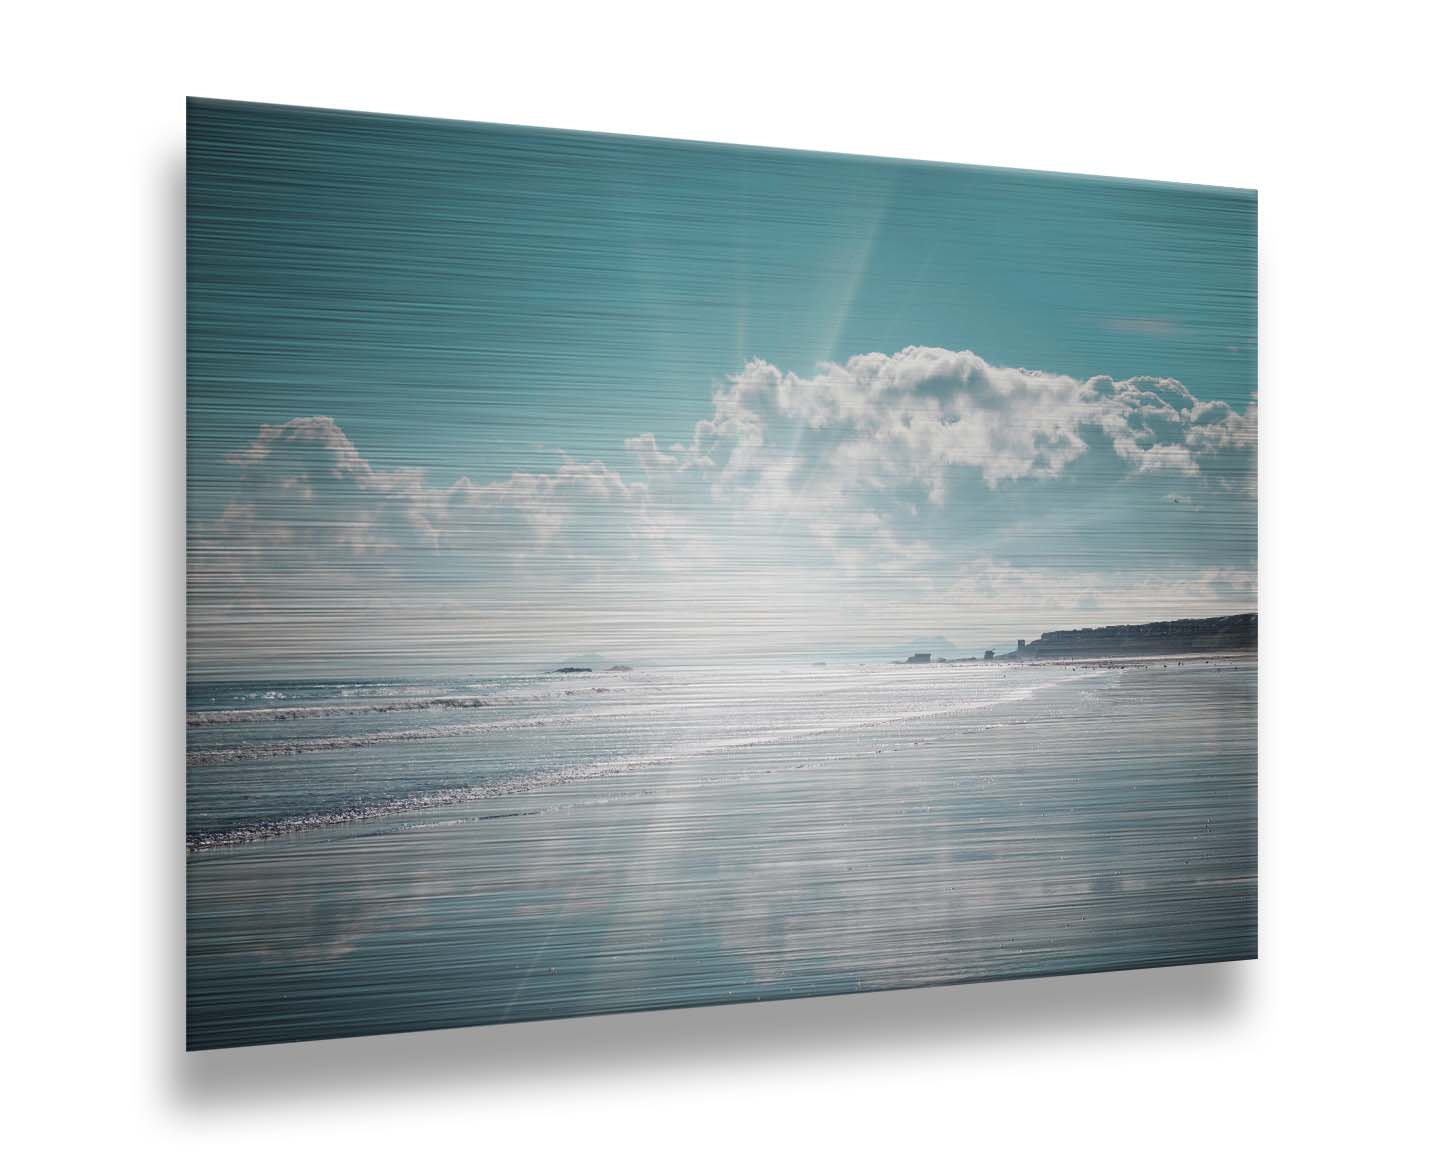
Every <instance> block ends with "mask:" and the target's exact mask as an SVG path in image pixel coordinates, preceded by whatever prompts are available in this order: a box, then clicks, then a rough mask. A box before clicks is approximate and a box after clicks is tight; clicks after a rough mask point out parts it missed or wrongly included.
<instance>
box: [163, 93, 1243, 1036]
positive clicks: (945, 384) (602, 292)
mask: <svg viewBox="0 0 1440 1152" xmlns="http://www.w3.org/2000/svg"><path fill="white" fill-rule="evenodd" d="M188 141H189V143H188V147H189V159H188V227H189V246H188V296H187V301H188V303H187V307H188V393H187V416H188V432H187V437H188V474H187V481H188V521H187V544H188V547H187V554H188V617H189V624H188V646H189V668H188V705H187V717H186V721H187V748H186V758H187V780H188V788H187V806H186V821H187V826H186V864H187V894H188V904H187V921H188V963H187V975H188V990H187V1001H188V1029H187V1038H188V1043H189V1045H190V1046H191V1047H194V1048H211V1047H219V1046H227V1045H240V1044H260V1043H269V1042H274V1041H286V1040H306V1039H314V1038H321V1037H333V1036H345V1035H355V1034H361V1033H374V1032H388V1031H395V1030H402V1029H418V1028H438V1027H447V1026H454V1025H473V1024H490V1023H499V1022H502V1021H518V1020H531V1019H537V1018H542V1017H558V1016H570V1015H575V1014H580V1013H598V1012H619V1011H630V1010H636V1009H652V1008H667V1007H676V1006H682V1005H701V1004H724V1003H731V1002H736V1001H747V1000H763V999H772V998H780V997H792V996H809V995H819V994H830V993H840V992H858V991H868V990H872V989H889V988H903V987H912V986H919V985H930V984H943V983H952V982H960V981H971V980H990V979H1001V978H1010V977H1026V976H1037V975H1046V974H1052V973H1066V972H1093V971H1099V970H1105V969H1116V968H1127V967H1135V966H1144V965H1162V964H1186V963H1194V962H1206V961H1218V960H1233V959H1240V958H1245V957H1251V956H1253V955H1254V954H1255V951H1256V656H1255V651H1256V631H1257V618H1256V615H1255V612H1256V491H1255V474H1256V471H1255V470H1256V248H1255V242H1256V227H1255V207H1256V201H1255V196H1254V194H1253V193H1251V192H1247V191H1237V190H1233V189H1220V188H1201V187H1188V186H1176V185H1164V184H1155V183H1143V182H1138V181H1124V180H1108V179H1095V178H1084V177H1074V176H1059V175H1048V174H1042V173H1033V172H1018V171H999V170H987V169H979V168H969V167H961V166H951V165H938V164H921V163H911V162H903V161H892V160H879V159H868V158H858V157H850V156H833V155H819V154H808V153H800V152H786V151H775V150H763V149H748V148H739V147H725V146H718V145H708V144H693V143H679V142H674V141H661V140H648V139H632V138H621V137H613V136H600V135H588V134H579V133H566V132H556V131H538V130H530V129H520V128H510V127H497V126H493V125H483V124H463V123H453V122H444V121H436V120H421V119H411V118H404V117H390V116H376V115H361V114H355V113H344V112H331V111H317V110H309V109H295V108H281V107H269V106H261V105H247V104H237V103H227V102H220V101H208V100H203V101H202V100H196V101H192V102H191V103H190V105H189V132H188Z"/></svg>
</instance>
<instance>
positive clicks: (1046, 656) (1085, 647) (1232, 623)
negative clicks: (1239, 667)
mask: <svg viewBox="0 0 1440 1152" xmlns="http://www.w3.org/2000/svg"><path fill="white" fill-rule="evenodd" d="M1259 624H1260V617H1259V615H1258V614H1257V613H1254V612H1246V613H1242V614H1241V615H1238V616H1209V617H1206V618H1204V619H1198V620H1158V621H1155V622H1154V623H1151V624H1112V625H1110V626H1109V627H1105V628H1076V629H1073V630H1071V631H1068V632H1045V633H1042V634H1041V636H1040V639H1038V640H1033V641H1030V642H1028V643H1027V642H1025V641H1023V640H1022V641H1021V642H1020V647H1019V648H1017V649H1016V650H1015V651H1014V652H1007V653H1006V654H1005V655H1004V656H1002V657H1000V659H1002V660H1064V659H1071V658H1076V657H1094V656H1169V655H1180V654H1183V653H1187V652H1253V651H1254V650H1255V648H1256V646H1257V644H1258V638H1259Z"/></svg>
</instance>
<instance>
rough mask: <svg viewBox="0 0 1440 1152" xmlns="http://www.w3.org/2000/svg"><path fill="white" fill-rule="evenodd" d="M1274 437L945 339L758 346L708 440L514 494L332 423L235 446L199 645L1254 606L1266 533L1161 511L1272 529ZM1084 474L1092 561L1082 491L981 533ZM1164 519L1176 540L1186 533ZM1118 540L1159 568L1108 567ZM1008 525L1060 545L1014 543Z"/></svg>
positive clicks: (946, 624)
mask: <svg viewBox="0 0 1440 1152" xmlns="http://www.w3.org/2000/svg"><path fill="white" fill-rule="evenodd" d="M1255 428H1256V416H1255V409H1254V407H1253V406H1251V407H1250V408H1249V409H1248V410H1247V411H1245V412H1243V413H1241V412H1237V411H1235V410H1234V409H1232V408H1231V407H1230V406H1229V405H1226V404H1223V403H1220V402H1215V401H1202V400H1199V399H1197V398H1196V397H1195V396H1194V395H1193V394H1192V393H1191V392H1190V391H1189V390H1188V389H1187V388H1186V387H1185V386H1184V385H1182V384H1180V383H1179V382H1177V381H1174V380H1166V379H1160V378H1151V377H1136V378H1132V379H1128V380H1119V381H1117V380H1113V379H1111V378H1109V377H1104V376H1101V377H1093V378H1090V379H1087V380H1080V379H1077V378H1074V377H1070V376H1066V375H1062V374H1055V373H1048V372H1036V371H1028V370H1023V369H1015V368H1005V367H999V366H996V365H992V364H989V363H987V362H986V361H985V360H983V359H982V358H981V357H979V356H977V355H975V354H974V353H972V352H963V351H961V352H955V351H949V350H946V349H940V348H907V349H905V350H903V351H901V352H899V353H896V354H894V355H884V354H879V353H875V354H870V355H865V356H857V357H854V358H852V359H850V360H849V361H847V362H846V363H845V364H843V365H842V364H828V365H823V366H821V367H820V368H819V369H818V370H817V372H816V373H815V374H814V375H813V376H808V377H803V376H799V375H797V374H795V373H792V372H784V371H782V370H781V369H779V368H777V367H776V366H775V365H772V364H769V363H767V362H765V361H762V360H754V361H751V362H750V363H749V364H748V365H746V367H745V368H744V369H743V370H742V371H741V372H739V373H737V374H735V375H734V376H732V377H730V378H728V379H727V380H726V381H725V382H724V383H723V385H722V386H721V387H720V388H718V389H717V391H716V392H715V394H714V397H713V411H712V412H711V413H710V415H709V416H708V417H707V418H705V419H702V420H700V421H698V422H697V423H696V425H695V428H694V432H693V435H692V437H691V439H690V442H689V443H688V444H687V443H675V444H670V445H669V446H668V447H667V446H662V445H661V444H659V443H658V442H657V441H656V438H655V436H654V435H653V434H651V433H640V434H637V435H635V436H632V437H630V438H628V439H626V440H625V441H624V443H623V448H624V449H625V450H626V453H627V454H628V455H625V456H621V457H619V459H620V460H622V461H624V463H622V464H620V465H617V466H612V465H611V464H609V463H605V462H602V461H589V462H581V461H577V460H573V459H570V458H569V457H562V463H561V464H560V465H559V466H558V467H556V468H554V469H552V470H550V471H545V472H516V473H513V474H512V475H511V476H509V477H508V478H506V479H503V480H497V481H493V482H490V483H477V482H475V481H473V480H471V479H470V478H468V477H461V478H460V479H458V480H456V481H455V482H454V483H453V484H448V485H435V484H432V483H430V482H429V480H428V479H427V475H426V473H425V472H424V470H422V469H419V468H408V467H404V468H385V467H379V466H377V465H376V464H374V463H373V462H372V461H371V460H370V459H367V457H366V456H365V455H364V454H363V453H362V452H361V451H360V449H359V448H358V447H357V446H356V445H355V444H354V443H352V441H351V440H350V439H349V437H348V436H347V435H346V433H345V431H344V430H343V429H341V428H340V426H339V425H338V424H337V423H336V422H335V421H334V420H332V419H330V418H329V417H325V416H314V417H305V418H300V419H295V420H290V421H288V422H286V423H284V424H279V425H273V426H269V425H267V426H263V427H262V428H261V429H260V430H259V432H258V434H257V435H256V437H255V438H254V440H253V441H252V442H251V443H250V444H248V445H246V446H245V447H244V448H242V449H240V450H239V451H237V452H235V453H233V454H232V455H231V456H229V457H228V458H227V459H228V462H229V463H230V465H231V466H232V481H233V484H232V487H231V489H230V491H229V493H228V496H229V499H228V503H227V505H226V506H225V508H224V510H223V512H222V513H221V514H220V515H219V516H218V517H216V518H215V519H214V520H212V521H210V522H208V523H203V524H197V525H195V526H194V527H193V528H192V532H191V539H190V577H191V606H192V621H193V627H194V633H193V634H194V635H195V636H196V637H197V638H199V639H200V640H201V641H203V644H204V645H206V646H210V647H212V648H215V649H216V650H217V651H218V650H219V649H220V648H223V647H224V646H225V645H226V644H230V645H234V646H239V647H243V646H245V645H249V646H250V647H252V648H253V647H255V646H256V645H257V644H261V643H292V644H293V643H294V642H295V637H297V636H299V635H300V633H299V632H298V631H297V630H296V625H295V624H294V621H295V620H296V619H297V618H299V616H300V615H301V614H304V616H305V618H306V619H307V620H309V621H311V623H310V624H309V625H307V627H310V628H311V629H312V631H311V632H310V633H307V640H306V644H307V645H309V646H310V647H313V648H315V649H316V650H319V649H321V648H325V649H326V651H327V652H328V651H330V650H331V649H333V650H335V651H337V652H339V653H341V656H336V657H335V658H337V659H339V658H342V656H343V652H344V651H347V650H350V649H352V648H354V647H355V646H356V645H362V646H365V645H368V646H369V648H374V647H376V646H378V645H381V640H380V639H379V637H380V636H381V635H382V634H384V635H388V636H391V637H392V638H391V639H390V640H387V641H385V642H384V643H385V644H393V645H394V646H396V647H397V648H402V647H403V648H405V649H406V650H414V649H415V648H416V644H417V643H419V642H420V641H422V640H423V644H425V645H430V646H433V645H435V644H437V643H451V642H452V641H453V642H455V643H457V644H458V643H461V640H460V639H456V637H461V638H462V639H463V638H464V637H484V642H485V643H486V644H488V645H491V646H493V647H494V648H495V649H496V650H501V649H503V650H507V651H509V650H513V651H516V652H519V651H530V650H532V649H533V647H534V643H535V638H536V637H537V636H540V635H550V636H551V637H552V638H553V639H554V643H555V645H556V648H555V653H556V655H559V656H562V657H563V656H564V655H565V651H566V649H567V648H568V647H569V646H571V645H572V644H573V645H574V646H576V650H579V649H580V648H583V647H591V648H605V647H606V646H607V641H606V637H607V636H612V635H618V634H621V633H624V634H627V635H630V636H632V637H637V638H644V641H645V645H647V646H648V647H649V648H651V649H654V650H660V649H663V648H665V647H666V646H667V645H669V646H670V647H672V648H675V649H677V650H688V648H687V646H692V645H693V644H695V643H697V642H701V643H704V644H707V645H710V646H711V647H712V648H714V647H717V646H721V647H723V646H724V645H725V644H726V643H729V642H730V640H729V639H727V638H732V639H733V641H734V643H736V644H737V645H738V644H742V643H743V645H746V646H749V649H750V650H758V648H760V647H763V646H764V645H765V644H774V643H776V642H778V641H777V639H776V638H777V637H778V638H782V639H783V640H784V642H785V643H801V644H803V643H808V642H809V641H808V640H807V639H805V638H806V637H809V636H811V635H813V634H820V633H823V634H825V635H828V636H833V637H844V636H850V637H853V638H854V639H855V641H856V642H857V643H872V642H874V643H884V642H885V637H886V636H887V635H889V634H890V633H892V632H894V633H896V634H900V633H903V634H905V635H911V634H924V633H928V632H934V631H937V630H943V631H948V632H949V633H951V634H952V638H958V637H959V636H962V635H965V636H972V635H973V636H974V637H975V638H976V640H977V642H980V641H981V640H985V638H986V637H987V636H989V632H988V630H989V629H990V628H991V627H992V621H993V622H994V624H993V626H994V627H995V628H998V629H1001V634H1002V635H1005V634H1008V632H1010V631H1014V630H1015V629H1016V628H1022V629H1029V630H1031V631H1035V630H1036V629H1038V628H1041V627H1045V628H1048V627H1056V626H1066V625H1067V624H1070V623H1073V622H1082V623H1083V622H1103V621H1104V620H1107V619H1109V620H1129V619H1140V618H1153V619H1158V618H1162V617H1164V616H1166V615H1178V614H1186V613H1187V612H1193V613H1197V614H1204V613H1206V612H1208V611H1209V610H1210V609H1211V608H1214V609H1216V610H1219V611H1230V610H1237V611H1238V610H1243V609H1245V608H1247V607H1249V606H1251V605H1252V604H1253V598H1254V589H1253V562H1250V563H1248V564H1247V563H1246V562H1245V557H1244V555H1243V553H1244V548H1243V543H1242V546H1241V547H1240V549H1239V556H1240V558H1239V560H1238V562H1235V563H1231V562H1229V561H1225V560H1221V559H1218V558H1211V559H1210V560H1209V562H1208V563H1202V562H1200V561H1199V560H1197V559H1195V558H1194V557H1191V558H1190V559H1189V560H1186V559H1184V558H1180V557H1176V556H1174V555H1171V554H1170V552H1169V551H1167V549H1171V548H1173V547H1175V546H1176V541H1177V540H1181V539H1182V537H1177V536H1176V535H1175V531H1176V527H1175V526H1176V524H1177V523H1178V522H1177V521H1176V520H1175V519H1174V518H1173V517H1169V518H1167V519H1166V520H1164V521H1163V523H1162V522H1159V521H1143V518H1144V517H1145V516H1159V515H1162V514H1163V512H1164V509H1165V508H1166V507H1167V506H1168V505H1173V504H1179V503H1183V504H1187V505H1192V504H1193V505H1197V506H1198V505H1202V504H1203V505H1204V506H1205V507H1206V508H1207V509H1212V510H1211V511H1209V512H1207V515H1206V516H1205V517H1201V516H1195V517H1193V518H1187V521H1186V523H1187V524H1189V525H1194V526H1195V527H1194V532H1199V531H1203V530H1207V528H1208V527H1209V526H1219V527H1220V528H1221V529H1224V530H1228V526H1230V525H1236V526H1238V528H1239V529H1240V530H1241V531H1242V534H1243V532H1244V531H1249V532H1252V533H1253V523H1254V503H1253V502H1254V490H1253V477H1254V457H1255ZM616 447H617V450H618V449H619V448H621V447H622V446H621V445H617V446H616ZM617 467H624V468H628V470H629V474H630V477H631V478H630V479H627V478H626V476H625V475H624V474H622V472H621V471H619V470H617ZM1080 468H1086V469H1089V471H1087V472H1086V473H1085V481H1084V483H1083V484H1082V485H1080V486H1078V488H1075V487H1074V486H1072V488H1073V489H1074V491H1076V492H1078V493H1079V496H1078V497H1076V496H1074V495H1073V494H1072V496H1071V497H1070V498H1071V499H1080V500H1082V501H1083V502H1084V508H1085V509H1086V510H1087V512H1088V514H1090V515H1092V516H1094V517H1095V519H1093V520H1091V521H1087V522H1085V523H1084V524H1082V525H1080V526H1075V527H1071V528H1070V529H1069V530H1070V531H1071V532H1074V533H1079V534H1081V535H1082V536H1083V537H1084V539H1083V540H1082V544H1083V545H1084V547H1081V548H1079V549H1076V550H1074V554H1073V555H1072V556H1069V557H1067V556H1065V555H1063V554H1061V552H1062V545H1061V544H1059V543H1054V544H1053V546H1052V543H1051V541H1052V538H1053V536H1054V534H1056V533H1057V522H1061V523H1060V525H1059V529H1058V530H1064V524H1063V521H1064V520H1065V518H1066V516H1067V515H1068V514H1069V513H1068V511H1066V510H1068V509H1070V508H1071V507H1072V506H1071V505H1062V504H1058V503H1055V502H1054V501H1052V500H1050V499H1049V498H1048V497H1047V498H1046V499H1044V500H1041V501H1040V502H1039V504H1038V505H1035V506H1033V507H1030V508H1029V510H1028V511H1027V512H1025V515H1028V516H1031V517H1037V516H1038V517H1048V519H1046V520H1045V521H1044V523H1043V524H1042V523H1041V521H1039V520H1031V521H1025V522H1019V521H1004V522H1003V523H1002V525H1001V528H1002V529H1004V531H1003V532H1001V533H1000V534H998V535H997V534H996V531H997V530H996V529H995V527H994V526H993V525H992V527H991V528H990V529H988V531H989V532H990V533H991V535H989V536H987V537H985V538H984V539H980V540H977V539H972V538H970V537H968V536H967V535H966V534H965V533H964V532H961V531H957V529H956V527H955V524H956V523H958V522H964V523H970V521H968V520H964V516H965V515H966V514H968V513H971V512H973V511H974V510H975V508H977V507H980V506H991V505H993V506H994V507H1002V506H1003V507H1005V508H1007V509H1009V508H1010V507H1011V506H1010V505H1008V504H1000V503H996V502H998V501H1003V500H1006V499H1009V497H1010V496H1011V495H1012V494H1015V493H1023V492H1034V493H1041V494H1043V493H1046V492H1053V493H1057V495H1058V493H1059V492H1060V490H1061V488H1062V487H1063V486H1062V485H1061V484H1060V483H1059V482H1060V481H1061V480H1062V478H1064V477H1066V476H1067V474H1068V473H1070V472H1072V471H1074V470H1077V469H1080ZM1147 485H1149V487H1146V486H1147ZM1047 486H1048V487H1047ZM1135 486H1138V487H1135ZM1132 488H1134V489H1135V490H1134V491H1133V492H1132V491H1131V489H1132ZM1223 501H1228V503H1222V502H1223ZM1171 510H1172V511H1173V508H1172V509H1171ZM1019 514H1020V513H1018V512H1017V513H1016V515H1019ZM955 517H960V519H959V520H956V519H954V518H955ZM1107 517H1108V519H1107ZM1116 517H1122V518H1123V517H1132V518H1134V517H1140V518H1141V519H1139V520H1136V519H1129V520H1125V519H1119V520H1117V519H1116ZM1142 521H1143V523H1142ZM1152 523H1158V524H1160V527H1159V528H1158V529H1157V531H1160V532H1169V533H1170V534H1169V535H1168V536H1164V537H1163V540H1162V543H1160V544H1155V543H1154V542H1153V541H1154V540H1159V539H1161V537H1158V536H1157V537H1153V538H1152V537H1149V536H1147V535H1146V531H1147V529H1146V528H1145V527H1144V525H1145V524H1152ZM1117 525H1121V526H1122V527H1121V528H1120V529H1119V530H1118V531H1117V527H1116V526H1117ZM1187 531H1188V530H1187ZM1194 532H1191V535H1192V536H1193V534H1194ZM1007 534H1008V535H1007ZM1111 536H1115V537H1117V539H1118V538H1119V537H1123V538H1124V540H1128V541H1130V542H1131V543H1132V544H1133V545H1134V548H1133V549H1132V552H1131V555H1133V556H1137V557H1139V558H1140V559H1141V560H1142V561H1143V562H1144V564H1145V565H1146V570H1144V571H1136V570H1130V571H1122V570H1121V566H1120V565H1119V564H1115V565H1114V566H1112V567H1111V568H1110V569H1109V570H1103V571H1102V570H1101V569H1100V567H1099V566H1097V560H1098V558H1100V557H1102V556H1103V555H1104V554H1105V553H1106V552H1107V551H1110V550H1112V545H1111V541H1110V537H1111ZM1006 539H1008V540H1010V541H1011V542H1013V541H1015V540H1017V539H1018V540H1020V542H1021V543H1028V544H1031V545H1032V546H1033V545H1034V544H1035V542H1039V547H1040V548H1041V549H1042V552H1041V556H1042V557H1043V558H1037V559H1034V560H1032V561H1031V562H1029V563H1022V564H1015V563H1012V562H1010V561H1007V560H1005V559H1003V558H1001V556H1000V555H999V553H996V552H994V551H993V549H995V548H997V547H999V546H1000V545H1001V544H1003V543H1004V542H1005V540H1006ZM1097 541H1103V546H1097V544H1096V542H1097ZM1121 542H1123V541H1121ZM997 613H998V615H997ZM1002 618H1003V623H1001V622H1000V621H1001V620H1002ZM267 629H268V631H267ZM1016 634H1017V635H1022V634H1025V633H1024V631H1020V632H1017V633H1016ZM265 636H269V637H273V638H274V639H272V640H270V641H263V640H262V639H256V638H257V637H261V638H263V637H265ZM247 637H249V639H247ZM994 641H995V637H993V636H989V639H988V640H985V642H986V643H987V644H988V643H993V642H994ZM464 642H466V643H468V642H469V641H468V640H466V641H464ZM476 643H479V641H476ZM562 644H563V645H565V646H566V647H565V648H562V647H560V645H562ZM347 645H348V646H349V648H347ZM369 648H367V649H366V650H367V651H368V650H369ZM627 651H629V652H634V654H635V655H637V656H639V657H643V656H644V652H641V651H637V650H635V649H629V650H627ZM327 658H329V657H328V656H327Z"/></svg>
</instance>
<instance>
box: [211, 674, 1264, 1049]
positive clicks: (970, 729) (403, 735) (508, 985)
mask: <svg viewBox="0 0 1440 1152" xmlns="http://www.w3.org/2000/svg"><path fill="white" fill-rule="evenodd" d="M186 755H187V800H186V825H187V826H186V850H187V855H186V860H187V881H186V886H187V911H186V919H187V934H188V943H187V1042H188V1045H189V1046H190V1047H191V1048H211V1047H219V1046H228V1045H238V1044H261V1043H269V1042H275V1041H289V1040H307V1039H318V1038H323V1037H334V1036H349V1035H359V1034H365V1033H375V1032H390V1031H400V1030H409V1029H420V1028H439V1027H449V1026H461V1025H475V1024H490V1023H500V1022H505V1021H518V1020H532V1019H541V1018H547V1017H558V1016H571V1015H578V1014H586V1013H599V1012H619V1011H632V1010H640V1009H653V1008H669V1007H678V1006H683V1005H700V1004H719V1003H727V1002H735V1001H744V1000H764V999H774V998H781V997H791V996H807V995H821V994H832V993H840V992H858V991H870V990H877V989H885V988H902V987H916V986H923V985H932V984H944V983H953V982H962V981H970V980H987V979H998V978H1007V977H1024V976H1035V975H1043V974H1052V973H1064V972H1086V971H1102V970H1109V969H1116V968H1129V967H1140V966H1148V965H1160V964H1183V963H1199V962H1208V961H1221V960H1233V959H1242V958H1247V957H1251V956H1254V955H1255V953H1256V946H1257V945H1256V664H1255V660H1254V658H1253V657H1244V656H1239V657H1206V658H1203V659H1202V658H1190V659H1180V658H1172V659H1169V660H1163V659H1161V660H1150V661H1138V662H1136V661H1132V662H1116V663H1106V662H1098V661H1097V662H1077V663H1073V664H1038V663H1037V664H1014V663H1009V662H997V663H963V664H962V663H952V664H934V665H928V666H924V665H922V666H897V665H891V664H870V665H833V666H810V667H793V668H776V667H754V668H741V667H726V668H708V669H658V670H647V669H639V670H634V671H594V672H583V673H569V674H555V673H550V674H536V675H519V676H508V677H488V678H481V679H475V678H464V677H454V678H449V679H441V680H429V681H424V680H403V681H398V680H397V681H354V682H343V683H342V682H318V681H315V682H288V683H245V684H192V685H191V686H190V689H189V699H188V705H187V753H186Z"/></svg>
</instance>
